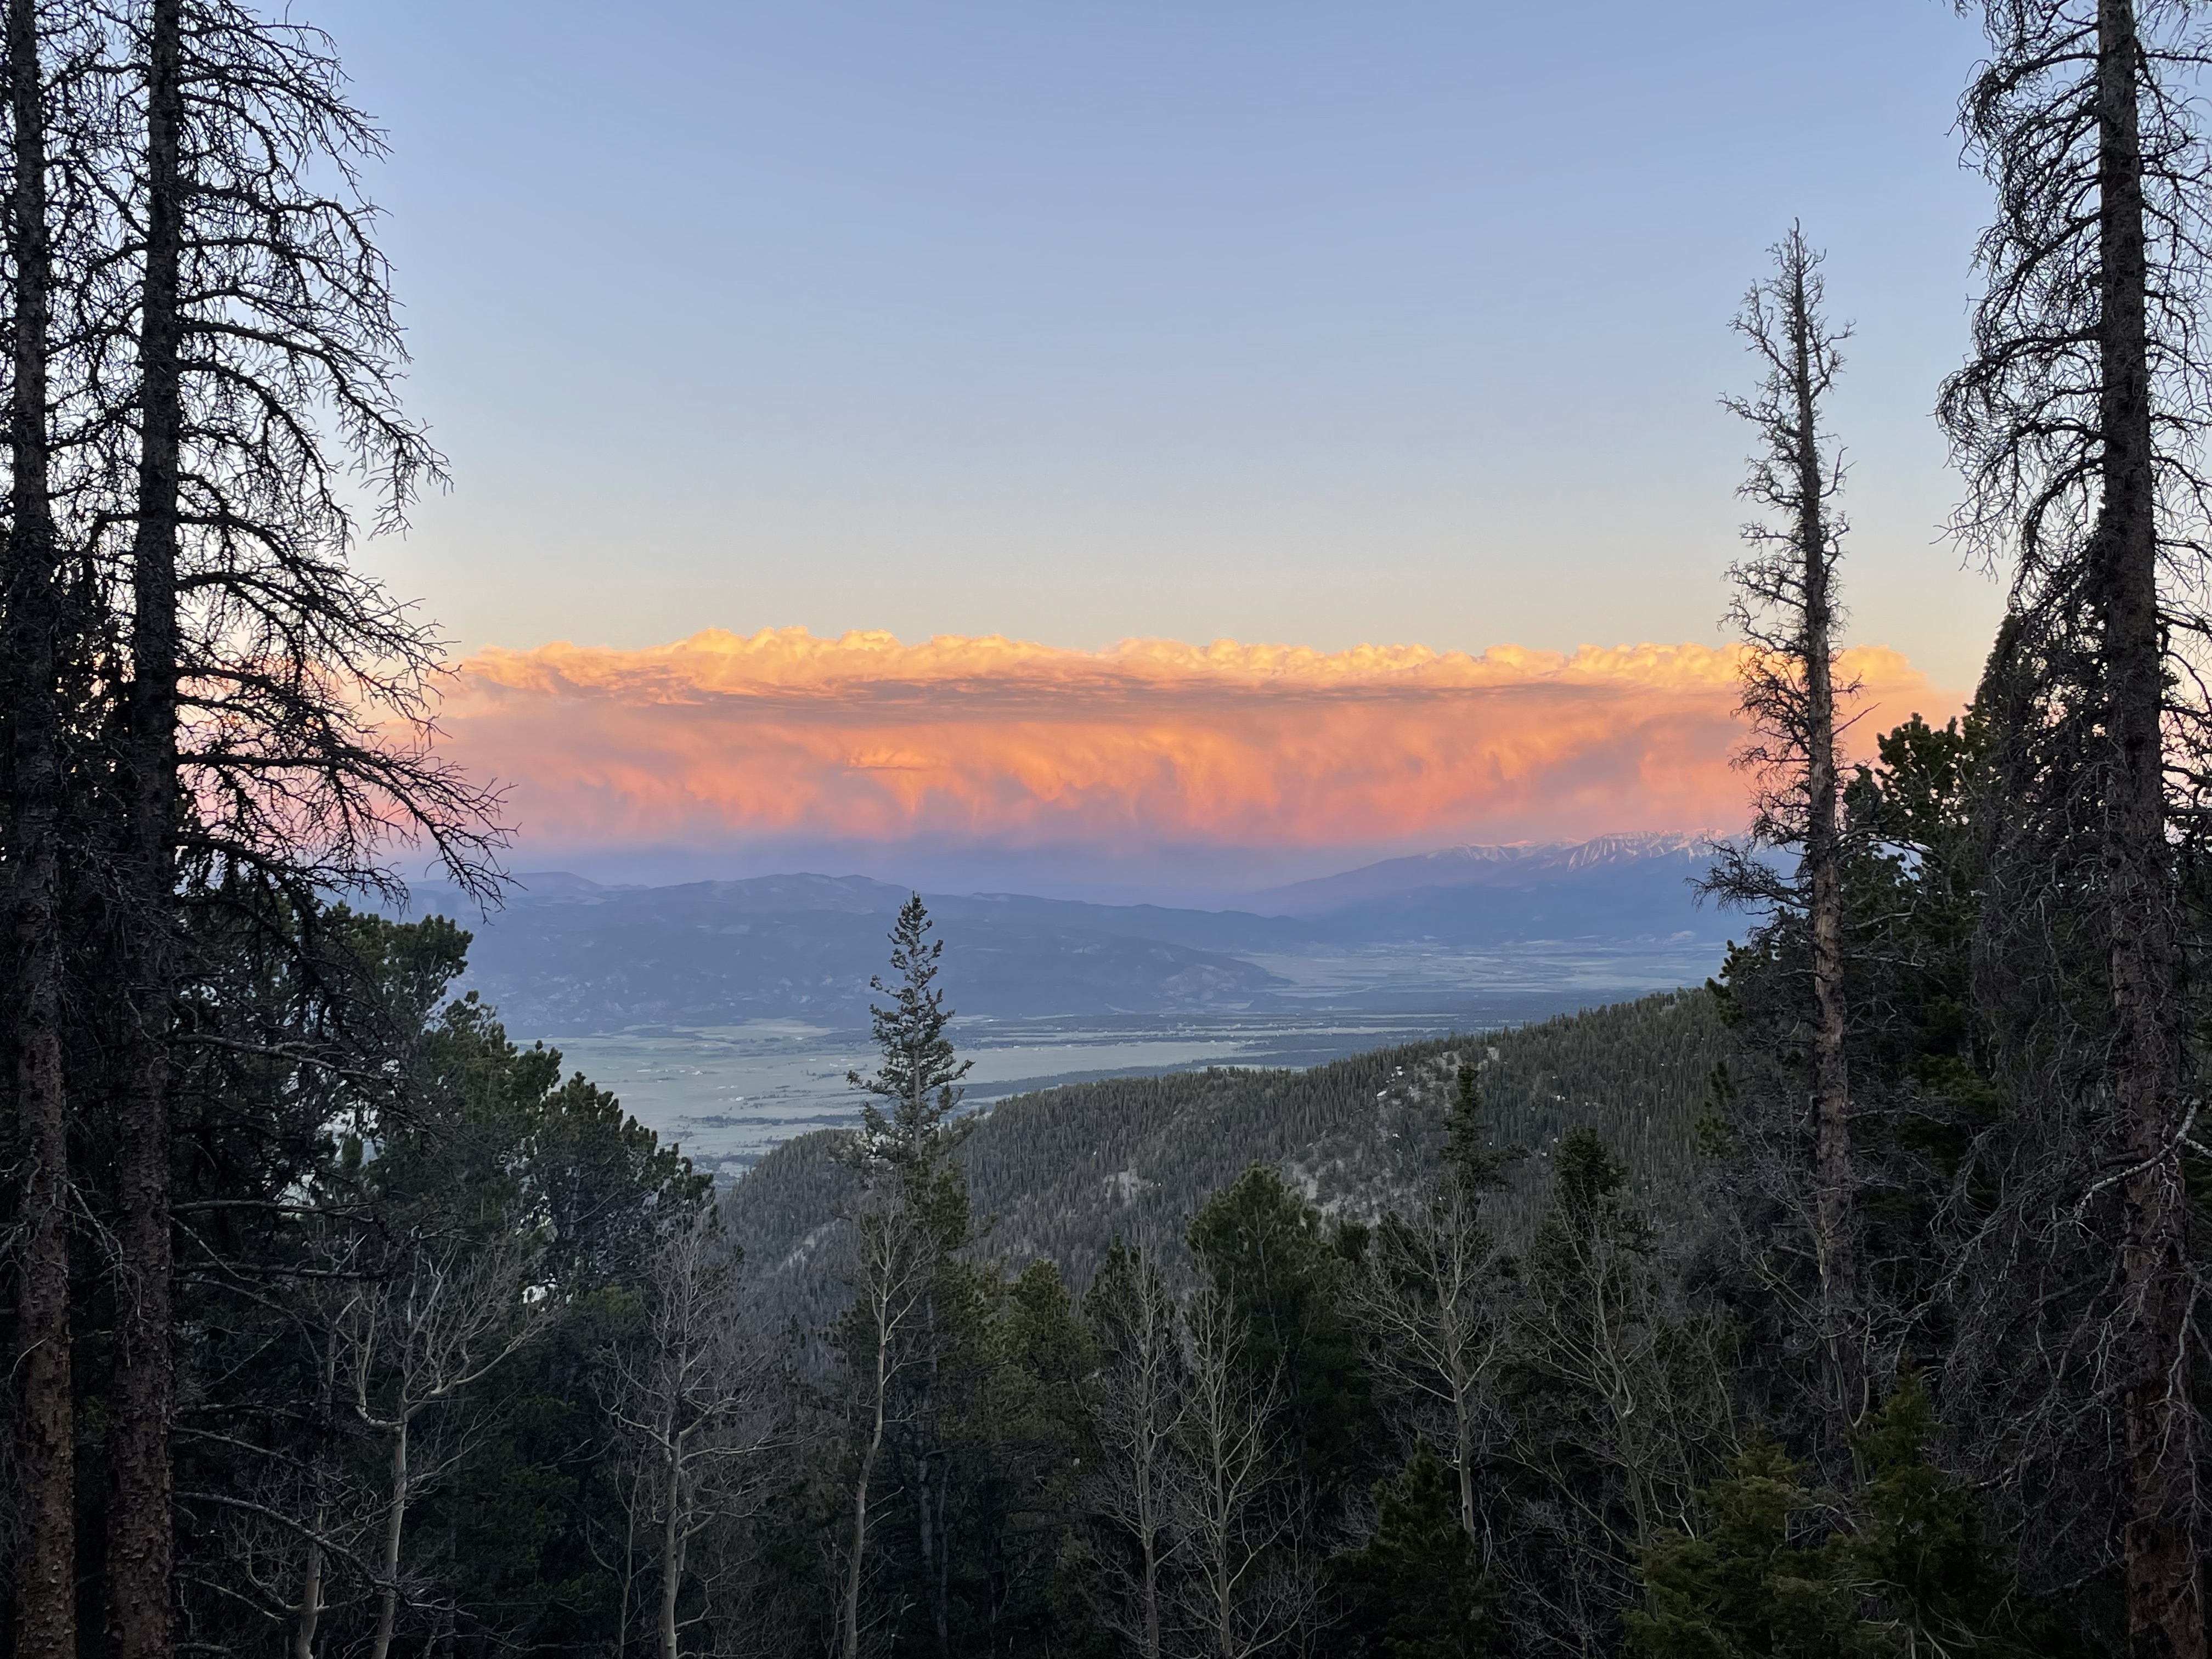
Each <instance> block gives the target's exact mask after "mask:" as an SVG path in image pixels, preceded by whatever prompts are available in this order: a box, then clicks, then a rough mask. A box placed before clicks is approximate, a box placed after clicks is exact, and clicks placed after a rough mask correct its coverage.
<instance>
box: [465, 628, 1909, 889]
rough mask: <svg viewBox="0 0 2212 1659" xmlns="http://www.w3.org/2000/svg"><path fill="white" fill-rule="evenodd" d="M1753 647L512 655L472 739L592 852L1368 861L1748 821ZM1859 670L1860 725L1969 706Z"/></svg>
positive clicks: (871, 642)
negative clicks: (1173, 849) (792, 845)
mask: <svg viewBox="0 0 2212 1659" xmlns="http://www.w3.org/2000/svg"><path fill="white" fill-rule="evenodd" d="M1735 666H1736V658H1735V653H1734V652H1733V651H1732V650H1726V649H1714V648H1711V647H1702V646H1695V645H1671V646H1670V645H1639V646H1632V647H1616V648H1613V649H1600V648H1598V647H1590V646H1585V647H1583V648H1582V649H1580V650H1578V651H1577V652H1576V653H1574V654H1573V655H1571V656H1565V655H1560V654H1557V653H1547V652H1538V651H1525V650H1521V649H1518V648H1516V647H1498V648H1496V649H1493V650H1491V651H1487V652H1486V653H1483V654H1482V655H1480V656H1470V655H1468V654H1466V653H1460V652H1437V651H1431V650H1430V649H1428V648H1427V647H1422V646H1389V647H1379V646H1360V647H1356V648H1355V649H1352V650H1350V651H1342V652H1336V653H1322V652H1316V651H1310V650H1304V649H1301V648H1297V647H1288V646H1271V645H1243V644H1237V643H1235V642H1233V641H1218V642H1217V643H1215V644H1213V645H1210V646H1206V647H1195V646H1189V645H1183V644H1180V643H1177V642H1176V641H1166V640H1131V641H1125V642H1123V643H1122V644H1121V645H1118V646H1115V647H1113V648H1111V649H1110V650H1106V651H1102V652H1080V651H1065V650H1058V649H1054V648H1053V647H1047V646H1042V645H1033V644H1027V643H1024V642H1020V641H1012V640H1006V639H1001V638H998V637H995V636H994V637H990V638H984V639H963V638H954V637H940V638H938V639H933V640H930V641H927V642H926V643H924V644H920V645H911V646H909V645H903V644H902V643H900V642H899V641H897V640H896V639H895V638H894V637H892V636H891V635H888V634H881V633H853V634H847V635H844V636H843V637H842V638H840V639H836V640H824V639H816V638H814V637H813V636H812V635H810V634H808V633H807V632H806V631H805V629H765V630H763V631H762V632H760V633H758V634H755V635H752V636H751V637H750V638H744V637H740V636H738V635H733V634H729V633H725V632H722V631H720V630H710V631H708V632H706V633H702V634H698V635H693V636H692V637H691V638H690V639H688V640H684V641H678V642H677V643H676V644H673V645H667V646H661V647H654V648H653V649H650V650H644V651H614V650H605V649H596V648H591V647H579V646H574V645H568V644H565V643H564V644H554V645H547V646H544V647H539V648H538V649H537V650H534V651H507V650H491V651H487V652H484V653H483V654H481V655H479V656H477V657H476V658H473V659H471V660H470V661H468V662H467V663H465V664H464V665H462V671H461V684H460V685H459V688H458V690H457V695H456V696H454V697H453V700H452V701H451V702H449V704H448V706H447V710H446V714H445V716H444V721H443V723H444V725H445V726H446V728H447V732H448V733H449V736H450V739H451V748H452V749H453V751H454V752H455V753H456V755H457V757H459V758H461V759H463V760H464V761H465V762H467V763H469V764H471V765H472V766H474V767H477V768H478V769H482V770H483V771H485V772H489V773H492V774H495V775H498V776H499V777H501V778H502V779H504V780H506V781H508V782H509V783H510V784H512V785H513V788H514V798H513V804H514V810H515V811H516V814H517V816H518V817H519V818H520V820H521V823H522V827H523V830H524V833H525V835H526V836H529V837H531V838H532V839H533V840H541V839H542V840H544V841H547V842H557V843H561V844H566V845H583V844H592V845H602V846H604V845H623V844H632V845H635V844H659V845H673V844H694V845H697V844H710V843H714V842H729V841H731V840H732V839H742V838H750V837H763V838H765V837H791V836H819V837H823V838H826V839H836V840H840V841H882V842H892V841H899V840H903V839H908V838H913V837H933V838H963V839H964V838H981V839H987V840H992V841H997V842H1006V843H1009V844H1015V845H1032V846H1040V845H1049V844H1055V843H1061V842H1085V843H1101V842H1117V841H1121V842H1127V841H1141V842H1148V843H1153V844H1159V843H1166V842H1200V843H1211V844H1215V845H1222V846H1283V847H1301V846H1307V847H1322V846H1330V847H1341V846H1355V845H1370V844H1371V845H1383V844H1397V843H1407V844H1410V843H1415V842H1437V841H1447V840H1461V841H1466V840H1507V839H1516V838H1524V837H1549V836H1584V835H1592V834H1598V833H1601V832H1604V831H1608V830H1616V829H1688V828H1697V827H1702V826H1707V825H1716V824H1718V825H1728V824H1733V823H1736V822H1738V821H1739V820H1740V819H1741V818H1742V817H1743V816H1744V809H1743V804H1742V803H1743V781H1742V779H1741V777H1740V776H1739V775H1737V774H1736V773H1735V772H1734V771H1733V770H1732V769H1730V767H1729V764H1728V757H1729V750H1730V749H1731V747H1732V746H1733V745H1734V744H1735V741H1736V739H1737V737H1738V735H1739V734H1738V729H1737V726H1736V724H1735V720H1734V718H1733V715H1732V710H1733V708H1734V704H1735ZM1846 666H1847V667H1848V668H1849V669H1850V671H1852V672H1854V673H1855V674H1857V676H1858V678H1860V679H1861V680H1862V681H1863V683H1864V684H1865V686H1866V689H1867V696H1866V699H1865V701H1866V702H1867V703H1868V704H1869V705H1870V707H1869V715H1868V718H1867V719H1866V720H1864V721H1863V723H1862V726H1861V730H1862V731H1864V732H1873V731H1876V730H1881V729H1883V728H1884V727H1885V726H1887V725H1888V724H1891V723H1893V721H1894V720H1897V719H1901V718H1902V717H1903V716H1904V715H1905V714H1906V713H1909V712H1910V711H1911V709H1913V708H1923V709H1926V710H1927V711H1928V712H1929V713H1930V714H1934V713H1936V710H1937V709H1938V708H1939V707H1945V706H1948V703H1949V702H1950V700H1949V699H1947V698H1943V697H1941V696H1937V695H1936V694H1935V693H1934V691H1933V690H1932V688H1930V687H1929V684H1928V683H1927V681H1926V679H1925V678H1924V677H1923V676H1922V675H1921V674H1920V673H1918V672H1917V671H1916V670H1914V669H1913V668H1912V667H1911V665H1910V664H1909V663H1907V662H1906V661H1905V659H1904V658H1903V657H1901V656H1899V654H1898V653H1895V652H1893V651H1888V650H1884V649H1881V648H1867V649H1863V650H1859V651H1855V652H1853V653H1850V659H1849V660H1848V662H1847V664H1846Z"/></svg>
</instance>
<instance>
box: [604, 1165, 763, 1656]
mask: <svg viewBox="0 0 2212 1659" xmlns="http://www.w3.org/2000/svg"><path fill="white" fill-rule="evenodd" d="M717 1213H718V1212H717V1211H716V1208H715V1206H714V1204H713V1202H712V1201H711V1200H710V1201H709V1202H708V1205H707V1206H705V1207H704V1208H702V1210H701V1212H699V1213H698V1214H697V1215H696V1216H692V1217H686V1218H679V1219H678V1221H676V1222H675V1223H674V1225H672V1226H671V1229H670V1231H669V1233H668V1236H667V1237H666V1238H665V1240H664V1241H663V1243H662V1244H661V1246H660V1249H659V1251H658V1252H657V1253H656V1255H655V1256H654V1258H653V1267H652V1278H651V1281H650V1294H651V1297H652V1306H651V1309H650V1311H649V1313H648V1315H647V1329H646V1331H645V1333H644V1336H643V1340H641V1341H638V1342H618V1343H617V1344H616V1345H614V1346H612V1347H611V1350H610V1351H609V1352H608V1354H607V1356H606V1368H605V1373H604V1378H603V1387H604V1394H605V1401H606V1406H607V1412H608V1415H609V1416H610V1418H611V1419H612V1420H613V1422H614V1424H615V1425H616V1428H617V1432H618V1433H619V1434H620V1435H621V1436H622V1437H623V1438H624V1439H625V1440H626V1441H628V1442H629V1446H630V1449H631V1450H632V1452H633V1453H634V1455H635V1458H636V1462H637V1466H638V1469H639V1473H640V1475H641V1479H640V1480H638V1482H637V1494H638V1497H639V1498H640V1499H641V1502H640V1503H639V1504H637V1505H636V1507H637V1509H638V1510H639V1512H640V1518H642V1519H643V1520H645V1521H646V1522H647V1523H648V1524H650V1525H652V1526H653V1527H655V1528H656V1529H657V1530H658V1532H659V1563H658V1565H659V1595H658V1598H657V1603H656V1614H655V1634H656V1643H655V1649H656V1651H657V1652H658V1653H659V1656H660V1659H677V1655H678V1650H679V1645H680V1640H681V1637H682V1633H683V1627H684V1621H683V1620H682V1619H681V1616H680V1609H681V1605H682V1601H683V1597H684V1589H685V1587H686V1584H687V1583H688V1582H689V1577H688V1575H690V1571H691V1569H690V1562H691V1551H692V1546H693V1544H694V1541H696V1539H697V1538H698V1537H699V1536H700V1534H702V1533H703V1532H705V1531H706V1530H707V1529H708V1528H710V1527H712V1526H715V1525H717V1524H719V1523H723V1522H727V1521H729V1520H731V1519H732V1518H733V1517H734V1516H738V1515H739V1514H741V1513H742V1512H743V1511H744V1510H746V1509H747V1508H748V1507H750V1495H749V1493H748V1492H747V1491H746V1488H745V1481H744V1477H745V1475H746V1474H747V1473H748V1472H750V1471H754V1470H758V1469H760V1468H762V1467H763V1464H762V1461H761V1460H762V1457H763V1454H764V1453H765V1452H767V1451H768V1450H769V1448H770V1446H771V1445H772V1444H773V1443H775V1425H774V1422H773V1420H772V1418H771V1415H770V1398H769V1390H770V1386H771V1384H772V1383H773V1380H774V1376H773V1364H772V1359H771V1357H770V1356H769V1354H768V1353H767V1352H765V1351H764V1350H763V1348H762V1347H761V1346H760V1344H759V1342H758V1340H757V1333H755V1332H753V1331H751V1330H750V1328H749V1327H748V1320H747V1316H746V1310H745V1309H744V1304H743V1301H742V1298H741V1297H740V1295H739V1278H738V1267H739V1261H738V1256H737V1253H736V1250H735V1249H734V1247H733V1246H732V1244H731V1243H729V1241H728V1240H727V1239H726V1238H725V1237H723V1236H722V1235H721V1232H720V1228H719V1226H718V1225H717V1219H716V1218H717ZM701 1616H702V1617H703V1616H704V1615H703V1614H702V1615H701Z"/></svg>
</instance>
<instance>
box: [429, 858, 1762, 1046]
mask: <svg viewBox="0 0 2212 1659" xmlns="http://www.w3.org/2000/svg"><path fill="white" fill-rule="evenodd" d="M1704 847H1705V842H1704V841H1703V839H1702V838H1699V837H1692V836H1604V837H1601V838H1600V839H1598V840H1595V841H1590V842H1577V843H1571V844H1570V843H1558V844H1547V845H1542V846H1520V847H1459V848H1445V849H1443V850H1441V851H1438V852H1435V853H1429V854H1422V855H1420V856H1419V857H1414V858H1401V859H1390V860H1385V861H1383V862H1382V863H1379V864H1373V865H1370V866H1366V867H1364V868H1363V869H1358V870H1352V871H1347V872H1344V873H1343V874H1341V875H1336V876H1329V877H1326V878H1322V879H1320V880H1316V881H1307V882H1300V883H1298V884H1296V885H1294V886H1290V887H1284V888H1278V889H1274V890H1268V891H1264V892H1260V893H1255V894H1253V895H1251V896H1249V899H1247V900H1246V901H1245V903H1246V906H1247V907H1248V908H1237V909H1225V910H1201V909H1176V908H1167V907H1164V906H1158V905H1141V904H1140V905H1111V904H1093V903H1085V902H1079V901H1074V900H1065V899H1048V898H1039V897H1034V896H1029V895H1024V894H1018V893H983V894H936V895H926V896H925V897H926V898H927V902H928V904H929V908H930V911H931V914H932V915H933V916H934V917H935V918H936V920H937V922H938V925H939V929H940V932H941V933H942V936H943V938H944V939H945V979H946V981H947V982H948V984H950V985H951V986H953V987H955V988H956V999H955V1000H956V1002H957V1006H958V1007H959V1008H960V1010H961V1012H963V1013H966V1014H988V1015H993V1016H998V1017H1007V1018H1011V1017H1016V1016H1030V1015H1041V1014H1079V1015H1092V1014H1110V1013H1132V1014H1134V1013H1146V1014H1158V1013H1163V1012H1175V1011H1177V1010H1190V1011H1194V1012H1195V1011H1199V1010H1222V1009H1234V1008H1246V1007H1252V1008H1260V1007H1267V1006H1271V1005H1273V1004H1276V1003H1279V1001H1280V1000H1281V999H1282V998H1283V997H1284V995H1285V994H1286V993H1288V992H1290V991H1291V988H1292V981H1291V980H1290V979H1287V978H1285V976H1284V975H1283V974H1281V973H1279V972H1277V971H1275V969H1276V968H1277V967H1282V968H1289V967H1291V966H1293V965H1294V964H1293V963H1292V962H1291V960H1290V959H1291V958H1299V957H1315V956H1328V955H1332V954H1333V955H1337V956H1341V955H1342V954H1344V953H1346V952H1358V951H1384V950H1389V949H1396V950H1401V951H1403V950H1413V949H1419V950H1422V951H1431V952H1433V951H1469V950H1480V949H1486V948H1492V947H1499V946H1514V945H1527V944H1528V943H1530V942H1532V941H1579V942H1582V943H1583V944H1585V945H1591V946H1602V945H1605V944H1607V943H1608V942H1626V941H1631V940H1652V939H1662V940H1663V939H1680V938H1684V937H1691V938H1697V939H1704V938H1705V937H1707V936H1709V935H1710V936H1711V937H1713V938H1716V939H1717V938H1718V937H1719V933H1720V924H1719V922H1718V921H1717V918H1716V917H1715V916H1714V915H1713V913H1712V912H1711V911H1710V910H1704V911H1701V910H1699V908H1698V907H1697V904H1696V902H1695V897H1694V894H1693V892H1692V886H1691V883H1692V879H1693V878H1695V876H1696V875H1697V874H1698V873H1699V872H1701V871H1702V870H1703V869H1704V868H1705V864H1706V862H1707V854H1706V853H1705V851H1704ZM517 879H518V882H519V884H520V890H518V891H517V892H515V893H514V894H513V896H512V897H511V898H510V899H509V902H508V903H507V907H506V908H505V909H503V910H501V912H499V913H497V914H496V915H494V916H492V917H490V918H489V919H488V920H483V921H470V922H469V923H468V925H469V926H470V927H471V929H472V931H473V932H474V933H476V936H477V939H476V945H475V946H474V948H473V950H472V951H471V979H472V981H474V982H475V983H476V984H477V987H479V988H480V989H482V990H483V993H484V994H485V995H486V996H487V997H488V998H489V1000H492V1001H494V1002H495V1003H497V1004H498V1005H499V1006H500V1007H501V1010H502V1012H503V1013H504V1014H505V1017H506V1018H507V1024H508V1025H509V1026H510V1028H511V1029H513V1030H518V1031H526V1032H529V1033H531V1034H532V1035H538V1034H543V1035H548V1036H551V1035H556V1034H558V1035H568V1036H581V1035H585V1034H587V1033H591V1032H605V1031H614V1030H624V1029H629V1028H635V1027H639V1026H655V1025H668V1026H686V1027H694V1028H696V1027H701V1026H714V1025H726V1024H738V1023H742V1022H744V1021H747V1020H757V1019H772V1018H802V1019H807V1020H811V1021H814V1022H817V1023H822V1024H843V1023H847V1022H851V1021H854V1020H858V1019H860V1018H864V1017H865V1012H866V1006H867V1002H868V997H869V993H868V979H869V976H870V975H872V974H873V973H876V972H878V971H881V969H882V964H883V959H884V933H885V931H886V929H887V928H888V927H889V924H890V917H891V915H893V914H894V913H895V912H896V910H897V908H898V907H899V906H900V905H901V904H902V902H905V900H906V898H907V896H908V891H907V890H906V889H905V888H902V887H896V886H892V885H890V884H886V883H883V882H878V881H872V880H870V879H868V878H865V877H860V876H835V877H833V876H821V875H807V874H797V875H787V876H764V877H757V878H752V879H750V880H744V881H702V882H689V883H684V884H680V885H675V886H664V887H618V886H602V885H600V884H598V883H595V882H592V881H589V880H587V879H586V878H583V877H580V876H577V875H573V874H570V873H568V872H560V871H551V872H530V873H525V874H523V875H521V876H520V877H518V878H517ZM456 898H457V896H456V895H453V894H451V893H450V892H447V891H445V890H440V889H438V888H435V887H431V888H425V889H423V890H420V891H418V893H417V894H416V900H415V903H416V908H417V909H418V910H428V911H437V910H446V911H447V912H449V913H453V914H463V915H465V913H464V912H461V911H460V910H459V908H458V906H457V905H456V903H455V900H456ZM1254 958H1259V960H1255V959H1254ZM1270 962H1273V964H1274V966H1272V967H1271V966H1270V965H1268V964H1269V963H1270Z"/></svg>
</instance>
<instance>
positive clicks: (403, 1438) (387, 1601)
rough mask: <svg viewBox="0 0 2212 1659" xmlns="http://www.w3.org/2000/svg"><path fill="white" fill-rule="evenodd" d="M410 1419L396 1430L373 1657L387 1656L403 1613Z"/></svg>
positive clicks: (385, 1517)
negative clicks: (401, 1555)
mask: <svg viewBox="0 0 2212 1659" xmlns="http://www.w3.org/2000/svg"><path fill="white" fill-rule="evenodd" d="M407 1480H408V1474H407V1419H406V1418H405V1417H404V1415H403V1416H402V1417H401V1418H400V1419H399V1420H398V1424H397V1425H394V1427H393V1429H392V1495H391V1501H390V1502H389V1503H388V1504H386V1508H385V1511H384V1559H383V1560H382V1561H381V1562H380V1564H379V1565H380V1566H381V1568H382V1571H383V1578H384V1583H383V1584H382V1586H381V1587H380V1589H378V1591H377V1595H376V1638H375V1640H374V1642H373V1643H371V1644H370V1646H369V1654H370V1659H387V1656H388V1655H389V1654H390V1653H391V1651H392V1626H393V1624H394V1623H396V1622H397V1620H398V1616H399V1541H400V1538H401V1536H402V1534H404V1531H405V1529H406V1525H407Z"/></svg>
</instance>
